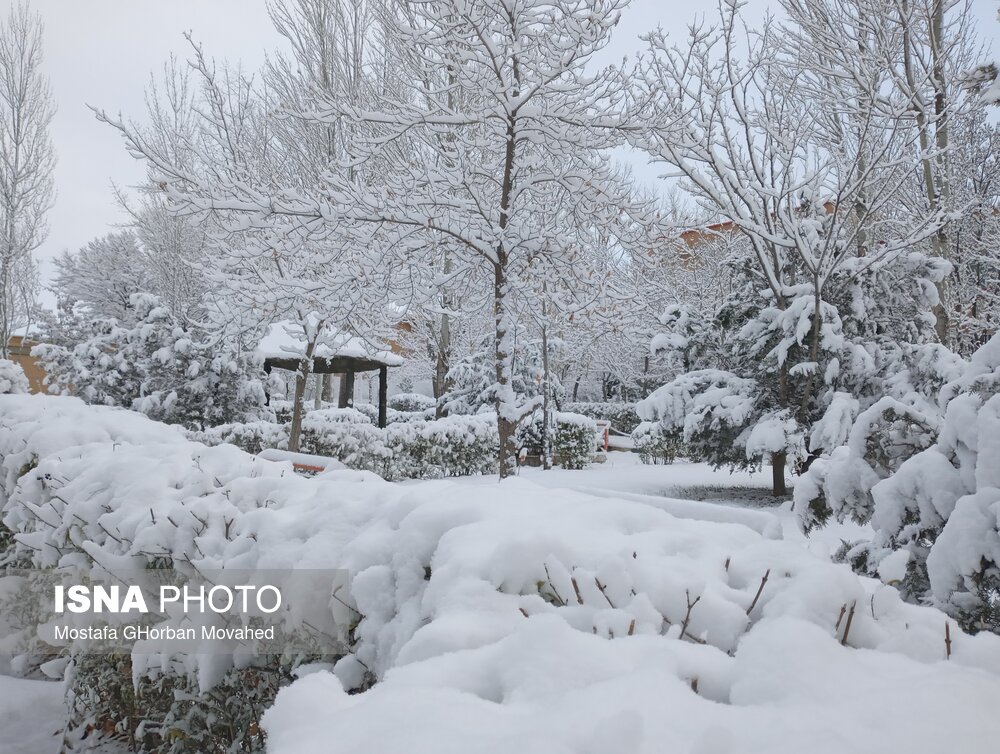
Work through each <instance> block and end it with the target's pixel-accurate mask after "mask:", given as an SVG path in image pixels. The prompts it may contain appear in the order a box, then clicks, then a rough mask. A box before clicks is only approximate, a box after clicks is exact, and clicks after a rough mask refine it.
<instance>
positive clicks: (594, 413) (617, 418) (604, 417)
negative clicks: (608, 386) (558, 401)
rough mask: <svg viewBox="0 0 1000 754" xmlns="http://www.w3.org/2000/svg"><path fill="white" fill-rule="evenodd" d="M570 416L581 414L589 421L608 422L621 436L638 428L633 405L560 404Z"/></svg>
mask: <svg viewBox="0 0 1000 754" xmlns="http://www.w3.org/2000/svg"><path fill="white" fill-rule="evenodd" d="M562 407H563V409H564V410H566V411H568V412H570V413H571V414H583V415H584V416H589V417H590V418H591V419H597V420H598V421H606V422H610V423H611V426H612V427H613V428H614V429H616V430H618V431H619V432H621V433H623V434H630V433H631V432H632V430H634V429H635V428H636V427H638V426H639V422H640V421H641V420H640V419H639V415H638V414H636V412H635V404H634V403H596V402H594V403H591V402H575V403H564V404H562Z"/></svg>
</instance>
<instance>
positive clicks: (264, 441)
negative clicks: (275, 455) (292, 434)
mask: <svg viewBox="0 0 1000 754" xmlns="http://www.w3.org/2000/svg"><path fill="white" fill-rule="evenodd" d="M189 436H190V437H191V439H192V440H195V441H196V442H201V443H204V444H205V445H221V444H223V443H229V444H231V445H235V446H236V447H237V448H239V449H240V450H245V451H246V452H247V453H253V454H254V455H256V454H257V453H260V452H261V451H262V450H265V449H267V448H278V449H279V450H283V449H285V448H286V447H287V446H288V424H287V423H285V424H278V423H276V422H265V421H259V422H247V423H245V424H241V423H234V424H220V425H219V426H217V427H209V428H208V429H203V430H200V431H194V432H190V433H189Z"/></svg>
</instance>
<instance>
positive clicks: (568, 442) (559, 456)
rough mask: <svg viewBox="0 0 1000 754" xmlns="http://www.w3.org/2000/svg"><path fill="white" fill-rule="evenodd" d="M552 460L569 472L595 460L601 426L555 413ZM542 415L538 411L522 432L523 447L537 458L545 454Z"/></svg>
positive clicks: (569, 415)
mask: <svg viewBox="0 0 1000 754" xmlns="http://www.w3.org/2000/svg"><path fill="white" fill-rule="evenodd" d="M552 420H553V422H554V424H555V431H554V432H553V433H552V460H553V462H554V463H556V464H557V465H559V466H562V467H563V468H566V469H582V468H584V467H585V466H587V465H589V464H590V463H591V461H593V460H594V451H595V450H596V449H597V443H598V433H597V424H596V422H594V420H593V419H591V418H590V417H589V416H584V415H583V414H574V413H569V412H564V411H556V412H554V413H553V414H552ZM542 431H543V427H542V413H541V411H536V412H535V413H534V414H533V415H532V416H530V417H529V418H528V419H526V420H525V421H524V423H523V424H522V425H521V427H520V428H519V429H518V443H519V444H520V447H521V448H522V449H523V450H524V451H526V452H528V453H530V454H532V455H535V456H540V455H541V453H542V446H543V443H542Z"/></svg>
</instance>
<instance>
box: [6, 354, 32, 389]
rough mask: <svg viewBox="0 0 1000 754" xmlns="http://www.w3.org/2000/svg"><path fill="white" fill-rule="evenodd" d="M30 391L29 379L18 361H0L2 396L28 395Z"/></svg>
mask: <svg viewBox="0 0 1000 754" xmlns="http://www.w3.org/2000/svg"><path fill="white" fill-rule="evenodd" d="M29 389H30V388H29V386H28V378H27V377H25V376H24V370H23V369H21V365H20V364H18V363H17V362H16V361H10V360H9V359H0V395H8V394H11V393H27V392H28V391H29Z"/></svg>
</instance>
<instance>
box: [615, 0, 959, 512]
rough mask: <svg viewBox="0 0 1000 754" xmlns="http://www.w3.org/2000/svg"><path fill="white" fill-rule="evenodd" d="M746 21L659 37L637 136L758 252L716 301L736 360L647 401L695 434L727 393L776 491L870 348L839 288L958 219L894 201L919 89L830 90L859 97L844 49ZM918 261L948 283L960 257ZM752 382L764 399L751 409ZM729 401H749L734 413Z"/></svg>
mask: <svg viewBox="0 0 1000 754" xmlns="http://www.w3.org/2000/svg"><path fill="white" fill-rule="evenodd" d="M738 27H739V3H725V4H723V6H722V11H721V17H720V20H719V24H718V26H717V27H714V28H706V27H695V28H693V29H692V31H691V36H690V40H689V42H688V44H687V46H685V47H683V48H679V47H671V46H670V45H669V44H668V43H667V40H666V38H665V37H664V36H663V35H662V34H660V33H653V34H652V35H650V37H649V43H650V47H651V54H652V58H651V60H650V64H649V67H648V70H647V74H646V89H645V102H646V103H648V105H647V107H648V109H647V110H646V111H644V112H643V117H644V118H645V119H646V123H647V126H648V128H647V130H646V131H645V132H644V133H642V134H639V135H638V136H637V137H636V139H635V140H636V143H637V144H639V145H640V146H642V147H643V148H644V149H646V150H648V151H649V152H650V154H651V155H652V156H653V157H654V158H655V159H657V160H659V161H661V162H664V163H666V164H667V165H670V166H672V167H673V168H674V169H675V171H676V173H677V174H679V175H680V176H681V177H682V178H683V179H684V181H683V184H682V185H684V186H685V187H686V188H687V189H688V190H689V191H691V192H692V194H693V195H694V196H695V198H696V199H697V200H698V201H699V203H700V204H701V205H702V206H703V207H704V208H705V209H706V210H708V211H713V212H715V213H716V215H717V216H719V215H721V216H722V218H723V219H725V220H726V221H727V222H729V223H731V224H732V227H733V228H734V229H735V230H736V231H737V232H738V233H740V234H741V235H742V236H743V237H744V238H745V239H746V242H747V247H748V252H749V253H748V254H747V255H746V256H745V257H744V259H743V260H741V262H740V263H739V265H738V267H737V274H738V279H737V280H736V283H735V284H734V286H733V291H734V292H733V294H732V295H731V296H730V298H729V300H728V302H727V303H726V304H725V305H724V306H723V307H722V308H721V309H720V310H719V311H718V312H717V313H716V314H715V318H716V322H717V323H718V325H719V326H720V327H722V328H723V329H724V330H727V331H728V339H729V341H730V342H729V343H728V344H724V345H723V353H724V355H725V358H724V359H723V360H721V361H718V362H712V363H709V364H707V365H705V367H704V368H708V369H720V368H721V369H723V370H725V371H726V372H727V374H715V373H708V374H701V375H700V376H699V378H698V379H695V380H692V379H691V378H686V377H684V376H683V375H682V376H681V377H679V378H678V380H679V381H675V382H674V383H672V384H670V385H668V386H666V387H665V388H663V389H662V390H663V391H664V392H662V393H661V394H660V395H659V396H658V397H655V399H654V397H651V398H650V399H649V402H648V403H647V404H646V408H645V409H643V413H645V414H646V418H648V419H652V418H661V419H665V420H667V421H669V422H673V423H674V426H677V427H681V428H684V431H685V435H690V434H691V433H692V432H694V431H695V428H696V427H700V428H701V429H700V430H698V431H702V430H704V429H705V428H710V427H711V426H712V425H713V423H714V422H716V419H714V418H712V417H711V414H712V413H713V412H714V411H716V409H711V410H709V409H708V408H707V407H706V401H707V403H708V404H712V405H715V406H716V407H717V410H718V411H721V412H722V414H721V415H720V417H719V419H718V420H719V421H722V422H723V423H725V424H726V425H727V426H729V427H730V429H731V430H732V431H734V432H736V433H737V435H736V436H737V437H739V438H740V442H739V443H738V445H739V447H740V448H741V450H742V451H743V452H745V453H746V456H745V460H752V459H759V458H765V459H767V460H769V461H770V463H771V466H772V470H773V485H774V491H775V493H776V494H784V492H785V464H786V460H788V459H789V458H798V459H799V460H802V459H804V457H805V456H806V455H807V447H806V441H805V438H807V437H808V435H809V432H810V428H811V426H812V424H813V422H815V421H816V420H817V419H818V418H819V417H821V416H822V415H823V413H824V411H825V410H826V408H827V406H828V401H829V398H830V395H831V388H832V387H833V386H834V385H835V384H836V383H837V382H839V381H844V380H845V379H847V378H848V377H847V375H846V374H843V373H845V372H848V371H849V368H852V367H854V366H859V367H860V364H859V360H860V361H864V359H863V356H862V353H863V344H862V343H861V342H860V341H859V340H858V339H857V338H856V337H854V334H853V333H852V332H851V330H850V326H849V324H848V322H847V319H848V318H849V316H850V315H851V314H852V312H851V311H850V310H846V309H843V308H842V307H841V306H840V305H839V302H838V298H841V297H843V296H845V295H846V294H847V292H848V291H850V288H851V284H852V282H853V281H857V280H860V279H862V278H865V277H866V276H870V275H871V273H872V272H873V271H875V270H883V271H885V270H888V269H890V268H891V267H892V266H893V265H894V264H896V263H897V262H898V261H899V260H904V259H907V260H908V259H909V257H905V256H904V255H905V254H906V252H908V250H909V249H911V248H912V247H913V246H914V245H915V244H919V243H921V242H924V241H926V240H928V239H930V238H931V237H932V236H933V235H934V234H935V233H936V232H937V230H938V229H939V227H940V226H941V224H942V223H943V222H944V221H945V220H946V217H945V216H944V215H943V214H942V213H937V214H934V213H928V212H922V213H920V214H913V213H900V212H899V211H898V210H897V208H896V205H895V203H894V202H895V198H896V197H897V196H898V195H899V193H900V191H901V190H902V189H903V187H904V186H905V185H906V184H907V182H908V181H909V180H910V175H911V171H912V163H911V161H910V157H909V150H910V149H912V148H913V147H914V145H915V144H916V143H917V142H918V137H917V135H916V134H915V133H912V129H908V128H907V127H906V124H907V113H908V112H909V107H910V104H909V100H908V99H907V98H906V97H903V96H900V95H895V96H894V95H892V94H887V95H886V96H885V97H882V98H875V97H873V96H872V95H871V94H869V96H868V97H867V98H865V97H861V96H860V95H858V96H836V97H831V96H830V94H829V91H828V90H831V91H833V92H834V94H837V93H838V92H839V93H840V94H841V95H843V92H842V91H840V90H842V89H843V86H842V83H841V79H842V78H844V77H845V76H846V74H845V72H844V71H842V70H840V69H838V67H837V62H838V61H837V60H831V61H830V65H829V66H827V67H822V68H819V67H815V66H813V67H812V68H809V67H808V66H807V65H806V63H805V62H804V61H803V60H802V59H800V58H798V57H796V55H795V54H794V48H793V50H792V52H789V51H788V50H787V49H785V48H784V47H782V46H781V45H779V44H778V38H779V36H780V37H781V38H783V35H777V34H775V30H774V29H773V28H772V26H771V25H770V22H768V23H766V24H765V27H764V28H763V30H762V31H761V32H760V33H759V34H757V35H752V36H750V37H749V39H748V40H747V44H748V45H749V49H747V50H743V49H741V47H740V44H739V43H738V41H737V32H738ZM862 73H863V74H864V76H866V77H867V78H864V79H861V80H858V81H852V80H851V79H850V78H849V77H847V78H848V80H849V81H852V90H860V89H861V84H866V85H867V86H868V87H869V89H868V91H869V92H872V91H879V90H880V89H879V87H880V86H881V83H882V82H883V81H884V78H885V74H884V72H879V70H878V69H877V66H870V67H867V68H865V69H863V71H862V72H861V73H859V74H858V75H859V76H860V75H861V74H862ZM876 99H877V101H876ZM904 264H909V262H904ZM912 264H913V265H914V266H915V267H916V268H918V269H920V270H921V272H920V274H918V275H917V276H916V280H918V281H921V283H922V282H929V283H930V284H931V285H932V287H933V286H934V285H936V284H937V283H939V282H940V281H941V280H942V279H943V277H944V274H945V273H946V272H947V269H948V268H947V266H942V265H928V264H925V263H924V262H922V261H920V260H917V259H914V260H912ZM919 290H920V296H918V297H917V299H915V301H917V302H918V303H919V304H920V305H923V304H925V303H928V304H929V305H930V306H936V305H937V304H938V301H939V300H938V299H937V298H936V294H935V297H934V299H933V300H930V301H925V299H926V296H925V293H926V292H925V291H923V289H919ZM850 297H851V298H853V299H855V300H857V299H858V296H857V295H855V294H852V295H851V296H850ZM921 321H922V320H921V319H919V318H918V320H917V323H918V324H919V323H920V322H921ZM724 334H725V333H724ZM861 371H862V372H865V371H866V370H865V369H864V368H861ZM748 390H749V391H752V393H753V395H754V396H755V400H754V401H753V406H754V410H744V409H749V405H748V404H746V403H745V400H744V399H745V398H746V397H747V395H748V393H747V391H748ZM654 396H656V394H654ZM678 399H681V400H682V402H681V404H678V403H677V400H678ZM716 399H717V401H718V402H716ZM729 401H733V402H735V403H734V405H739V406H742V408H740V410H738V411H736V412H735V413H734V412H733V411H731V410H730V408H729V406H728V402H729ZM678 405H680V406H681V407H685V409H690V410H692V411H696V412H697V413H696V414H694V415H691V416H690V417H689V419H690V422H693V424H685V422H687V421H688V419H684V418H683V417H680V416H679V415H678V414H677V413H676V412H677V410H678ZM706 421H707V422H708V424H705V423H704V422H706ZM739 422H743V424H742V426H741V425H740V424H739ZM688 439H690V438H688ZM731 452H732V451H731V449H730V450H727V451H726V454H727V455H730V454H731ZM714 460H716V461H717V462H732V461H733V459H732V458H722V457H720V456H717V455H716V456H714Z"/></svg>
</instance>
